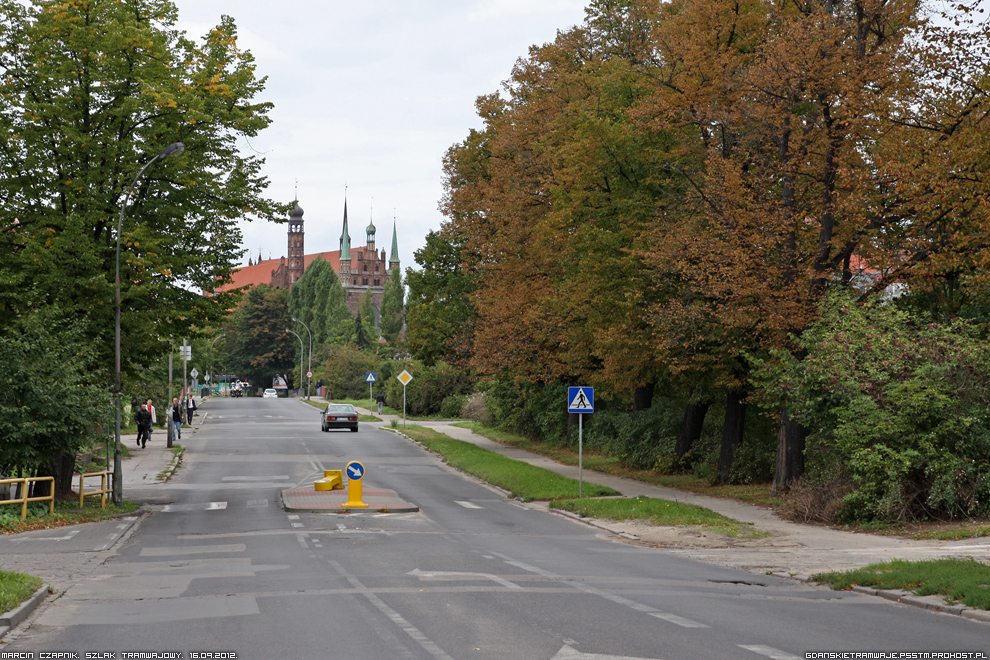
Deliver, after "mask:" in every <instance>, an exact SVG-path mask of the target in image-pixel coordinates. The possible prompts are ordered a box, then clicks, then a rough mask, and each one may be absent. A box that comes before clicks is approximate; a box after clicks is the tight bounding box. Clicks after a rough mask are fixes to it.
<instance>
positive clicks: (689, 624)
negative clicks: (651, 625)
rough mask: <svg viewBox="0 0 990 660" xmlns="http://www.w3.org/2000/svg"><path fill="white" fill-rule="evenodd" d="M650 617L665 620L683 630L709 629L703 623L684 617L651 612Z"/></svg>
mask: <svg viewBox="0 0 990 660" xmlns="http://www.w3.org/2000/svg"><path fill="white" fill-rule="evenodd" d="M650 616H655V617H656V618H658V619H663V620H664V621H669V622H670V623H675V624H677V625H679V626H681V627H682V628H709V627H710V626H706V625H705V624H703V623H698V622H697V621H692V620H691V619H685V618H684V617H682V616H677V615H676V614H665V613H664V612H650Z"/></svg>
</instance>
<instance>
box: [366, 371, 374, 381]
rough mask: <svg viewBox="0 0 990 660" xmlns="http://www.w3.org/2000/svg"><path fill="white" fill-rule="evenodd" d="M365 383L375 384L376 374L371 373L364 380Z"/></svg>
mask: <svg viewBox="0 0 990 660" xmlns="http://www.w3.org/2000/svg"><path fill="white" fill-rule="evenodd" d="M364 382H366V383H374V382H375V374H373V373H369V374H368V376H367V377H366V378H365V379H364Z"/></svg>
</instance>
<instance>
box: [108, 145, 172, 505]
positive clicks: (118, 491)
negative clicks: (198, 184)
mask: <svg viewBox="0 0 990 660" xmlns="http://www.w3.org/2000/svg"><path fill="white" fill-rule="evenodd" d="M185 149H186V147H185V145H184V144H182V143H181V142H173V143H172V144H170V145H168V146H167V147H165V148H164V149H162V150H161V152H160V153H159V154H158V155H157V156H155V157H154V158H152V159H151V160H150V161H148V164H147V165H145V166H144V167H142V168H141V171H140V172H138V173H137V176H136V177H134V181H133V182H131V185H130V187H129V188H128V189H127V192H126V193H125V194H124V201H123V203H122V204H121V205H120V218H119V219H118V220H117V261H116V281H115V283H116V287H117V297H116V314H115V319H114V335H113V349H114V351H113V352H114V362H115V369H114V376H115V380H114V393H115V394H116V403H115V408H116V415H115V420H114V431H113V503H114V504H116V505H118V506H120V504H121V503H122V502H123V501H124V475H123V471H122V468H121V463H123V453H122V452H121V448H120V389H121V387H120V234H121V232H123V231H124V212H125V211H127V203H128V202H129V201H130V199H131V193H133V192H134V186H136V185H137V182H138V179H140V178H141V176H142V175H143V174H144V173H145V171H146V170H147V169H148V168H149V167H151V166H152V165H153V164H154V163H157V162H158V161H160V160H162V159H163V158H168V157H169V156H178V155H179V154H181V153H182V152H183V151H185Z"/></svg>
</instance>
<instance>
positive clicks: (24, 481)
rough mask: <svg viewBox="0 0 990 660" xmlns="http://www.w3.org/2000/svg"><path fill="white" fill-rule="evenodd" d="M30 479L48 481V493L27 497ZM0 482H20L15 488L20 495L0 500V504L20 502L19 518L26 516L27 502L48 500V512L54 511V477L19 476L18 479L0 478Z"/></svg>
mask: <svg viewBox="0 0 990 660" xmlns="http://www.w3.org/2000/svg"><path fill="white" fill-rule="evenodd" d="M32 481H50V482H52V483H51V487H50V488H49V489H48V495H45V496H44V497H28V496H27V494H28V482H32ZM0 484H20V486H19V487H18V488H17V492H18V493H19V494H20V497H18V498H16V499H10V500H0V504H20V505H21V518H27V510H28V502H43V501H45V500H48V502H49V505H48V513H55V477H21V478H19V479H0Z"/></svg>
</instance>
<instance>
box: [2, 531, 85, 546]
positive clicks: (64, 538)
mask: <svg viewBox="0 0 990 660" xmlns="http://www.w3.org/2000/svg"><path fill="white" fill-rule="evenodd" d="M78 533H79V530H78V529H74V530H72V531H71V532H69V533H68V534H66V535H65V536H26V537H23V538H19V539H11V542H12V543H23V542H24V541H68V540H69V539H71V538H72V537H73V536H75V535H76V534H78Z"/></svg>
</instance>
